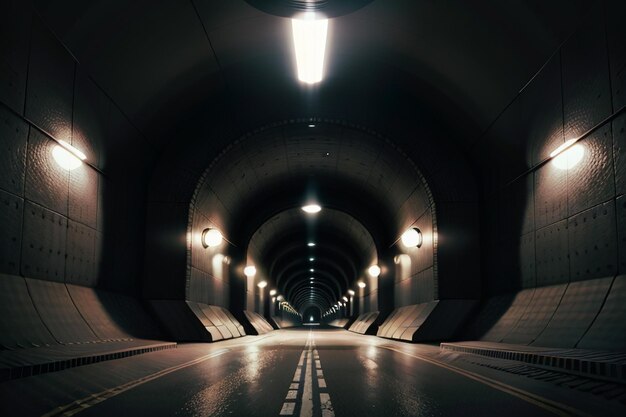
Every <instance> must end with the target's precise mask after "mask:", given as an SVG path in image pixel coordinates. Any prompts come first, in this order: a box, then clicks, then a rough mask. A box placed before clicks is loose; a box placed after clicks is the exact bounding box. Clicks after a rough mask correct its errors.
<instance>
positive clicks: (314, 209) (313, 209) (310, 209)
mask: <svg viewBox="0 0 626 417" xmlns="http://www.w3.org/2000/svg"><path fill="white" fill-rule="evenodd" d="M302 211H304V212H305V213H307V214H315V213H319V212H320V211H322V207H321V206H320V205H319V204H307V205H306V206H302Z"/></svg>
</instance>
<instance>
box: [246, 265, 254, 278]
mask: <svg viewBox="0 0 626 417" xmlns="http://www.w3.org/2000/svg"><path fill="white" fill-rule="evenodd" d="M243 274H244V275H245V276H247V277H253V276H255V275H256V267H255V266H254V265H248V266H246V267H245V268H244V269H243Z"/></svg>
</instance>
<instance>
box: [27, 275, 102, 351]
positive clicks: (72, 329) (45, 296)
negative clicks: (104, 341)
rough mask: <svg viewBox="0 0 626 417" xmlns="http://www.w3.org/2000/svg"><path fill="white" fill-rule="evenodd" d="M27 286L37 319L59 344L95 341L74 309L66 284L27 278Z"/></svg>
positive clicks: (90, 331) (91, 332) (92, 334)
mask: <svg viewBox="0 0 626 417" xmlns="http://www.w3.org/2000/svg"><path fill="white" fill-rule="evenodd" d="M26 285H27V286H28V292H29V293H30V295H31V298H32V300H33V304H34V306H35V308H36V309H37V312H38V313H39V316H40V317H41V319H42V321H43V322H44V324H45V325H46V327H47V328H48V329H49V330H50V333H52V335H53V336H54V338H55V339H56V340H58V341H59V343H62V344H73V343H87V342H94V341H97V340H98V337H97V336H96V335H95V334H94V332H93V331H92V330H91V328H89V326H88V325H87V323H86V322H85V320H84V319H83V317H82V316H81V315H80V313H79V311H78V310H77V309H76V307H75V306H74V303H73V302H72V299H71V298H70V295H69V293H68V291H67V288H66V287H65V284H62V283H58V282H48V281H41V280H37V279H29V278H26Z"/></svg>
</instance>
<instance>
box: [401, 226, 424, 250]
mask: <svg viewBox="0 0 626 417" xmlns="http://www.w3.org/2000/svg"><path fill="white" fill-rule="evenodd" d="M400 240H401V241H402V244H403V245H404V246H406V247H408V248H414V247H418V248H419V247H420V246H422V242H423V240H424V239H423V237H422V232H421V231H420V229H418V228H417V227H412V228H410V229H409V230H407V231H406V232H404V233H402V237H401V238H400Z"/></svg>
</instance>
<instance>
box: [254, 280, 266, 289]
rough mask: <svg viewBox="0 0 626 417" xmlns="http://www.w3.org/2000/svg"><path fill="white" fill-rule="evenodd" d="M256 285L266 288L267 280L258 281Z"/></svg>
mask: <svg viewBox="0 0 626 417" xmlns="http://www.w3.org/2000/svg"><path fill="white" fill-rule="evenodd" d="M256 285H257V287H259V288H265V287H267V281H261V282H259V283H258V284H256Z"/></svg>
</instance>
